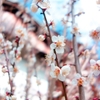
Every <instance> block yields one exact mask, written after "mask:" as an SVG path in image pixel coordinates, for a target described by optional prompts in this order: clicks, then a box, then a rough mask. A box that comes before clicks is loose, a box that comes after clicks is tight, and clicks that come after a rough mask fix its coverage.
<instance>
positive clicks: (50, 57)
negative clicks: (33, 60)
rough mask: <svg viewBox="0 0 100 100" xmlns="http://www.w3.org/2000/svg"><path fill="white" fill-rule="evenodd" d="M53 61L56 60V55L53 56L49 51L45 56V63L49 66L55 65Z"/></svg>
mask: <svg viewBox="0 0 100 100" xmlns="http://www.w3.org/2000/svg"><path fill="white" fill-rule="evenodd" d="M55 59H56V55H55V54H54V52H53V51H51V52H50V53H49V54H47V55H46V62H47V64H48V66H49V65H51V63H55Z"/></svg>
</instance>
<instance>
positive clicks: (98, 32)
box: [90, 27, 100, 40]
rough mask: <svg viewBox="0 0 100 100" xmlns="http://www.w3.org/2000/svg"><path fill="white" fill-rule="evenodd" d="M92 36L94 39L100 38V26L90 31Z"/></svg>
mask: <svg viewBox="0 0 100 100" xmlns="http://www.w3.org/2000/svg"><path fill="white" fill-rule="evenodd" d="M90 37H92V39H94V40H100V27H97V29H96V30H92V31H91V32H90Z"/></svg>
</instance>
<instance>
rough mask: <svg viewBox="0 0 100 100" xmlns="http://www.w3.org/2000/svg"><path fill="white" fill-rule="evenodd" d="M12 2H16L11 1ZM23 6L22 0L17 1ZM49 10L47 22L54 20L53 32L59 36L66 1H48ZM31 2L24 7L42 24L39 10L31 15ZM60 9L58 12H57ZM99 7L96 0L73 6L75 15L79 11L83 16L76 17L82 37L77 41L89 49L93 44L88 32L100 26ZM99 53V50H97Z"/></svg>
mask: <svg viewBox="0 0 100 100" xmlns="http://www.w3.org/2000/svg"><path fill="white" fill-rule="evenodd" d="M12 1H13V2H14V1H16V0H12ZM17 1H19V2H20V4H21V5H23V3H24V2H23V0H17ZM49 1H50V6H51V8H50V9H49V12H50V15H48V14H47V18H48V21H50V20H54V21H55V23H56V28H55V31H56V32H58V33H59V34H62V32H63V29H64V27H63V25H62V23H61V19H62V18H65V14H66V13H67V12H68V10H67V9H68V7H66V8H64V6H65V5H66V4H67V1H68V0H49ZM31 3H32V0H28V2H27V3H26V5H25V6H26V7H27V9H28V12H29V13H30V14H31V15H32V16H33V18H34V19H35V20H36V21H37V22H38V23H40V24H42V23H43V16H42V15H41V14H40V13H41V10H38V12H36V13H32V12H31V10H30V6H31ZM59 9H60V10H59ZM99 9H100V6H98V5H97V4H96V0H79V1H77V4H75V9H74V10H75V14H77V13H78V12H79V11H84V12H85V14H84V15H81V16H79V17H76V20H75V21H76V23H78V26H79V29H80V32H81V34H82V36H81V37H80V39H79V40H78V41H79V42H81V43H83V44H86V43H88V44H89V46H90V47H91V46H92V45H93V44H94V41H93V40H92V39H91V38H90V36H89V34H90V31H91V30H93V29H96V28H97V27H99V26H100V10H99ZM67 32H68V36H67V38H68V39H69V40H70V39H71V37H72V36H71V35H70V28H69V29H68V30H67ZM98 51H99V49H98Z"/></svg>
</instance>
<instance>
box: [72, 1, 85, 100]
mask: <svg viewBox="0 0 100 100" xmlns="http://www.w3.org/2000/svg"><path fill="white" fill-rule="evenodd" d="M74 3H75V1H73V3H72V5H71V9H72V27H73V24H74V23H75V18H74ZM73 50H74V58H75V68H76V72H77V73H79V74H81V69H80V68H81V66H80V63H79V58H78V45H77V39H76V35H75V34H73ZM79 100H85V93H84V88H83V86H79Z"/></svg>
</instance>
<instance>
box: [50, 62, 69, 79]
mask: <svg viewBox="0 0 100 100" xmlns="http://www.w3.org/2000/svg"><path fill="white" fill-rule="evenodd" d="M69 72H70V67H69V65H66V66H63V67H62V68H59V67H58V66H55V65H54V64H51V73H50V75H51V77H52V78H57V79H59V80H60V81H65V79H66V76H67V75H68V74H69Z"/></svg>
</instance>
